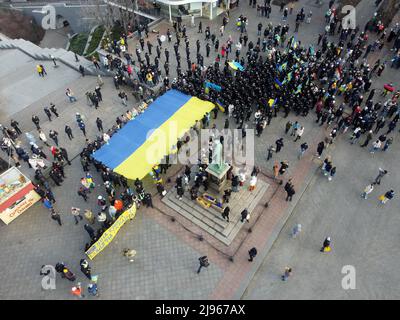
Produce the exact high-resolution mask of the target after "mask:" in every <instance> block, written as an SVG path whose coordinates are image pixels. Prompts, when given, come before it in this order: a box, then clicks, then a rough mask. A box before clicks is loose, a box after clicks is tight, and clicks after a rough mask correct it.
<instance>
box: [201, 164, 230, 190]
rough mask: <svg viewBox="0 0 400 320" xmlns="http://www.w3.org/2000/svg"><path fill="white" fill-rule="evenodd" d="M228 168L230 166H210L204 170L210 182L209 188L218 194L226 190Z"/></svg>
mask: <svg viewBox="0 0 400 320" xmlns="http://www.w3.org/2000/svg"><path fill="white" fill-rule="evenodd" d="M230 168H231V166H230V165H227V164H223V165H222V166H218V165H216V164H210V165H209V166H208V167H207V169H206V172H207V173H208V178H209V181H210V183H209V186H210V188H211V189H213V190H214V191H216V192H218V194H223V191H224V190H225V189H226V186H227V184H228V180H227V173H228V171H229V169H230Z"/></svg>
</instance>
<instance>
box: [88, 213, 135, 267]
mask: <svg viewBox="0 0 400 320" xmlns="http://www.w3.org/2000/svg"><path fill="white" fill-rule="evenodd" d="M135 215H136V206H135V205H133V206H132V207H131V208H129V209H128V210H126V211H125V212H124V213H123V214H121V215H120V216H119V217H118V219H117V220H115V222H114V223H113V224H112V226H111V227H110V228H108V229H107V230H106V231H105V232H104V233H103V235H102V236H101V237H100V239H99V240H97V241H96V242H95V243H94V244H93V245H92V246H91V247H90V248H89V249H88V250H87V251H86V255H87V256H88V257H89V259H90V260H93V258H94V257H95V256H97V255H98V254H99V253H100V252H101V251H103V249H104V248H105V247H107V246H108V245H109V244H110V243H111V241H112V240H113V239H114V238H115V236H116V235H117V233H118V231H119V229H121V227H122V226H123V225H124V224H125V222H127V221H128V220H132V219H133V218H134V217H135Z"/></svg>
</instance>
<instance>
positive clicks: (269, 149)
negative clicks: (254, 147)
mask: <svg viewBox="0 0 400 320" xmlns="http://www.w3.org/2000/svg"><path fill="white" fill-rule="evenodd" d="M274 151H275V148H274V146H273V145H270V146H269V148H268V149H267V161H269V159H271V158H272V154H273V153H274Z"/></svg>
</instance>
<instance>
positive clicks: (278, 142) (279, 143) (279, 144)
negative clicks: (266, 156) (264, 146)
mask: <svg viewBox="0 0 400 320" xmlns="http://www.w3.org/2000/svg"><path fill="white" fill-rule="evenodd" d="M275 144H276V151H275V152H276V153H278V152H280V151H281V149H282V147H283V146H284V144H283V138H279V139H278V140H276V141H275Z"/></svg>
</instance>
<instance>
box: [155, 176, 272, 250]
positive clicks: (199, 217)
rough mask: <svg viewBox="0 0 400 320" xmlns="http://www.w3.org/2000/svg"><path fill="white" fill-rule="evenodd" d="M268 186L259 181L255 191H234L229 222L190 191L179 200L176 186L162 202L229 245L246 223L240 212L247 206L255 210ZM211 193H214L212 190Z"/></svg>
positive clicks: (249, 209) (245, 189) (244, 189)
mask: <svg viewBox="0 0 400 320" xmlns="http://www.w3.org/2000/svg"><path fill="white" fill-rule="evenodd" d="M268 186H269V185H268V184H267V183H265V182H263V181H258V183H257V188H256V190H254V191H253V192H249V191H248V190H247V188H245V187H243V190H241V191H240V192H238V193H234V192H233V193H232V196H231V198H230V200H229V204H228V205H229V207H230V209H231V212H230V215H229V220H230V221H229V222H227V221H226V220H224V219H223V218H222V216H221V213H220V212H218V211H217V210H215V209H213V208H208V209H205V208H203V207H202V206H201V205H200V204H198V203H197V202H196V201H192V200H191V199H190V194H189V192H185V194H184V196H183V198H182V200H179V199H178V198H177V193H176V188H172V189H171V190H170V191H169V192H168V194H167V195H166V196H165V197H164V198H163V199H162V202H163V203H164V204H165V205H167V206H168V207H170V208H171V209H173V210H174V211H176V212H177V213H179V214H181V215H182V216H184V217H185V218H187V219H188V220H190V221H191V222H193V223H194V224H195V225H197V226H199V227H200V228H202V229H203V230H204V231H205V232H207V233H209V234H211V235H212V236H214V237H215V238H216V239H218V240H219V241H221V242H222V243H224V244H225V245H227V246H229V245H230V244H231V243H232V241H233V240H234V238H235V237H236V235H237V234H238V232H239V231H240V229H241V228H242V226H243V225H244V223H243V222H241V221H240V219H241V215H240V213H241V212H242V211H243V210H244V209H245V208H247V210H248V211H249V212H250V213H251V212H253V210H254V208H255V207H256V206H257V204H258V203H259V202H260V200H261V198H262V197H263V196H264V194H265V192H266V191H267V189H268ZM209 191H210V189H209ZM209 193H210V194H212V192H209Z"/></svg>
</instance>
